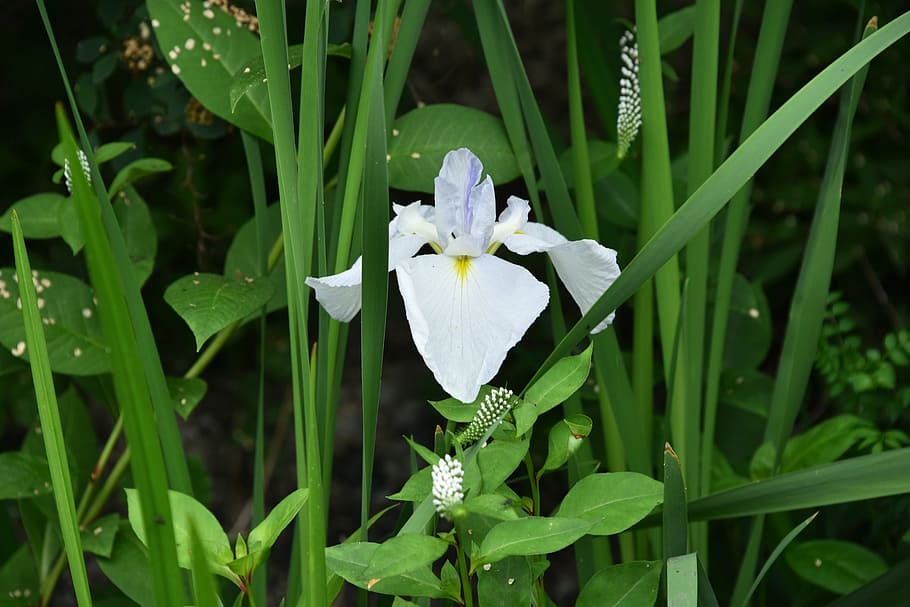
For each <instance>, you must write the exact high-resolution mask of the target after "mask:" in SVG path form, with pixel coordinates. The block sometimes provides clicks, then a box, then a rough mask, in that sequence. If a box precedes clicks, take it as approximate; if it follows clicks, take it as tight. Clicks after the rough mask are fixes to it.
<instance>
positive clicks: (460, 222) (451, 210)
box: [434, 148, 496, 257]
mask: <svg viewBox="0 0 910 607" xmlns="http://www.w3.org/2000/svg"><path fill="white" fill-rule="evenodd" d="M482 174H483V165H482V164H481V162H480V159H478V158H477V156H475V155H474V154H472V153H471V151H470V150H468V149H467V148H461V149H459V150H453V151H451V152H449V153H448V154H446V156H445V159H444V160H443V163H442V169H441V170H440V171H439V176H438V177H436V179H435V181H434V183H435V189H436V229H437V231H438V234H439V244H440V245H441V248H442V249H443V250H444V251H445V253H446V255H453V256H458V255H469V256H471V257H476V256H478V255H480V254H482V253H483V251H484V250H485V249H486V246H487V245H488V244H489V242H490V237H491V235H492V233H493V223H494V222H495V220H496V199H495V195H494V192H493V180H492V179H490V177H489V176H487V178H486V179H484V180H483V182H480V177H481V175H482Z"/></svg>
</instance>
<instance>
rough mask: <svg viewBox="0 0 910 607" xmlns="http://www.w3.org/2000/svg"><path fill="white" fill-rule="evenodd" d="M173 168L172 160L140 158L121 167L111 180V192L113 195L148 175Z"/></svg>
mask: <svg viewBox="0 0 910 607" xmlns="http://www.w3.org/2000/svg"><path fill="white" fill-rule="evenodd" d="M173 168H174V167H173V166H171V163H170V162H168V161H167V160H162V159H160V158H140V159H139V160H134V161H133V162H131V163H129V164H128V165H126V166H125V167H123V168H122V169H120V171H118V172H117V174H116V175H115V176H114V180H113V181H111V187H110V193H111V195H113V194H114V193H116V192H119V191H120V190H122V189H123V188H125V187H126V186H127V185H129V184H131V183H134V182H135V181H138V180H139V179H142V178H143V177H148V176H149V175H154V174H155V173H166V172H167V171H170V170H171V169H173Z"/></svg>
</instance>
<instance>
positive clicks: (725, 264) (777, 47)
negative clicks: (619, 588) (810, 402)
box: [702, 0, 792, 494]
mask: <svg viewBox="0 0 910 607" xmlns="http://www.w3.org/2000/svg"><path fill="white" fill-rule="evenodd" d="M791 5H792V2H791V0H780V1H779V2H768V3H767V4H766V5H765V12H764V14H763V16H762V26H761V31H760V33H759V37H758V46H757V48H756V50H755V60H754V62H753V65H752V71H751V79H750V80H749V90H748V94H747V96H746V107H745V109H744V112H743V123H742V129H741V131H740V146H742V144H743V143H744V142H745V141H746V139H747V138H749V136H750V135H751V134H752V133H753V131H755V130H756V128H758V127H759V125H760V124H762V121H763V120H765V116H767V114H768V108H769V106H770V103H771V91H772V90H773V87H774V80H775V77H776V74H777V66H778V63H779V61H780V53H781V49H782V47H783V43H784V36H785V35H786V32H787V25H788V22H789V19H790V8H791ZM751 192H752V180H751V178H750V179H748V180H746V182H745V183H744V184H743V186H742V187H741V188H740V189H739V190H737V192H736V195H735V196H734V197H733V198H732V200H731V201H730V204H729V207H728V208H727V219H726V228H725V230H724V240H723V245H722V247H721V254H720V266H719V268H718V271H717V289H716V291H715V297H714V318H713V319H712V323H711V342H710V345H709V347H708V371H707V375H706V378H705V428H704V437H703V441H704V443H705V444H706V445H707V447H705V449H704V451H703V453H702V456H703V457H704V458H705V459H704V461H703V463H702V466H703V468H702V469H703V470H707V472H706V473H703V475H702V485H703V486H702V493H703V494H707V493H709V492H710V489H711V486H710V482H711V475H710V470H711V460H712V453H713V451H712V450H711V449H710V446H711V445H713V444H714V427H715V418H716V412H717V401H718V390H719V387H720V374H721V371H722V370H723V350H724V343H725V341H726V335H727V318H728V316H729V313H730V296H731V293H732V290H733V276H734V274H735V272H736V264H737V260H738V259H739V248H740V245H741V243H742V239H743V234H744V233H745V227H746V223H747V221H748V216H749V206H748V201H749V197H750V195H751Z"/></svg>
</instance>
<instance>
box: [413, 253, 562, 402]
mask: <svg viewBox="0 0 910 607" xmlns="http://www.w3.org/2000/svg"><path fill="white" fill-rule="evenodd" d="M396 274H397V276H398V288H399V290H400V291H401V296H402V299H403V300H404V305H405V312H406V313H407V317H408V323H409V324H410V326H411V335H412V336H413V338H414V344H415V345H416V346H417V351H418V352H420V355H421V356H422V357H423V359H424V362H425V363H426V365H427V367H429V368H430V370H431V371H432V372H433V376H434V377H435V378H436V381H437V382H439V385H441V386H442V388H443V389H444V390H445V391H446V392H447V393H449V394H451V395H452V396H454V397H455V398H457V399H458V400H461V401H463V402H471V401H473V400H474V399H475V398H476V397H477V393H478V391H479V390H480V386H481V385H482V384H484V383H486V382H488V381H490V380H491V379H492V378H493V376H494V375H496V373H497V371H499V367H500V366H501V365H502V362H503V360H505V357H506V353H507V352H508V351H509V349H511V348H512V346H514V345H515V344H516V343H518V341H519V340H520V339H521V337H522V336H523V335H524V333H525V331H527V329H528V327H529V326H531V323H532V322H534V319H536V318H537V317H538V316H539V315H540V313H541V311H542V310H543V309H544V308H545V307H546V306H547V303H548V301H549V290H548V289H547V287H546V286H545V285H544V284H543V283H541V282H539V281H538V280H537V279H536V278H534V277H533V276H532V275H531V273H530V272H528V271H527V270H525V269H524V268H522V267H520V266H516V265H514V264H512V263H509V262H507V261H504V260H502V259H499V258H497V257H493V256H492V255H481V256H480V257H474V258H470V257H461V258H456V257H449V256H447V255H420V256H418V257H414V258H413V259H409V260H407V261H405V262H404V263H402V264H401V265H400V266H398V268H397V272H396Z"/></svg>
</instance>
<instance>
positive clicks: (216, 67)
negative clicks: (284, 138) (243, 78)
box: [145, 0, 272, 141]
mask: <svg viewBox="0 0 910 607" xmlns="http://www.w3.org/2000/svg"><path fill="white" fill-rule="evenodd" d="M145 5H146V8H147V9H148V13H149V17H150V18H151V20H152V28H153V29H154V31H155V35H156V37H157V38H158V45H159V46H160V47H161V49H162V51H163V52H164V54H165V57H166V59H167V61H168V63H169V64H170V66H171V71H172V72H173V73H174V74H175V75H176V76H177V77H178V78H180V80H181V81H182V82H183V84H184V85H186V88H187V89H189V91H190V93H192V94H193V96H194V97H195V98H196V99H198V100H199V102H200V103H202V105H204V106H205V107H206V108H207V109H208V110H210V111H211V112H212V113H213V114H215V115H217V116H219V117H220V118H223V119H224V120H227V121H228V122H230V123H232V124H235V125H237V126H238V127H239V128H241V129H244V130H245V131H249V132H250V133H252V134H254V135H256V136H257V137H261V138H262V139H265V140H266V141H271V140H272V132H271V120H270V118H269V102H268V95H267V92H266V90H265V89H264V88H257V89H253V90H251V91H249V92H248V93H247V94H246V95H244V96H243V98H241V99H240V100H239V101H238V102H237V105H236V107H234V108H233V110H232V109H231V102H230V90H231V84H232V82H233V80H234V74H236V73H237V71H238V70H240V69H241V68H242V67H243V65H244V64H246V63H247V62H248V61H250V60H251V59H252V58H253V57H255V56H257V55H258V54H260V53H261V50H260V44H259V38H257V37H256V36H255V35H254V34H253V33H252V32H251V31H250V30H249V28H248V26H247V25H245V24H243V23H240V22H238V21H237V20H236V19H235V18H234V17H233V16H231V15H230V14H229V13H228V12H227V10H226V9H221V8H219V7H217V6H214V5H212V6H208V5H207V4H205V3H203V2H201V1H200V0H188V1H187V2H181V3H178V2H170V1H168V0H146V3H145Z"/></svg>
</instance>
